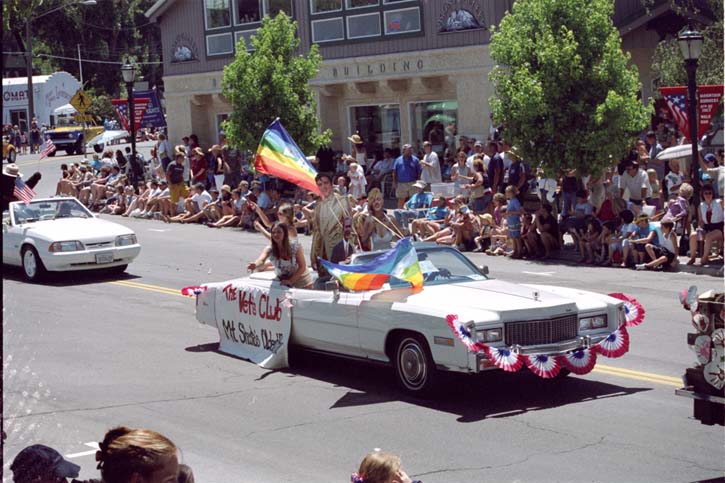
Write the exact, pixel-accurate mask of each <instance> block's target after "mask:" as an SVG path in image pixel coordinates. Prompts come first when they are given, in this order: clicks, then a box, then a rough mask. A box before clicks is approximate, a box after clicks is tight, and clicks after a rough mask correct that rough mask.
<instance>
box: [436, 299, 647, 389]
mask: <svg viewBox="0 0 725 483" xmlns="http://www.w3.org/2000/svg"><path fill="white" fill-rule="evenodd" d="M609 295H610V297H614V298H618V299H620V300H622V301H624V307H625V314H626V316H627V320H626V322H624V323H623V324H622V325H620V326H619V327H618V328H617V329H616V330H614V331H613V332H611V333H610V334H609V335H608V336H607V337H606V338H604V339H603V340H601V341H600V342H599V343H597V344H594V345H592V346H590V347H585V348H581V349H577V350H574V351H572V352H568V353H566V354H563V355H558V356H550V355H547V354H527V355H523V354H518V353H516V352H514V351H513V350H512V349H511V348H508V347H492V346H490V345H487V344H484V343H482V342H478V341H476V340H475V339H474V336H473V335H472V334H471V331H470V330H469V329H468V328H467V327H466V326H465V325H464V324H461V322H460V321H459V320H458V316H457V315H454V314H451V315H448V316H446V321H447V322H448V326H449V327H450V328H451V331H452V332H453V333H454V334H456V337H458V339H459V340H460V341H461V342H463V344H464V345H465V346H466V347H467V348H468V350H469V351H471V352H474V353H475V352H481V351H483V352H484V353H485V354H486V357H487V358H488V360H490V361H491V362H492V363H493V364H494V365H495V366H496V367H498V368H499V369H502V370H504V371H507V372H516V371H519V370H520V369H521V368H522V367H524V365H526V367H528V368H529V370H530V371H531V372H533V373H534V374H536V375H537V376H539V377H543V378H546V379H549V378H553V377H556V376H557V375H558V374H559V372H561V370H562V369H567V370H569V371H571V372H572V373H574V374H578V375H583V374H587V373H589V372H591V371H592V369H594V366H595V365H596V363H597V354H600V355H602V356H604V357H610V358H616V357H621V356H623V355H624V354H626V353H627V351H629V333H628V332H627V327H630V326H636V325H639V324H641V323H642V321H643V320H644V308H642V305H641V304H640V303H639V302H637V300H636V299H634V298H632V297H629V296H627V295H624V294H621V293H617V294H609Z"/></svg>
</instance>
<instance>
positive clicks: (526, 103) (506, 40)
mask: <svg viewBox="0 0 725 483" xmlns="http://www.w3.org/2000/svg"><path fill="white" fill-rule="evenodd" d="M613 12H614V1H613V0H587V1H582V0H518V1H517V2H515V3H514V5H513V12H512V13H507V14H506V16H504V18H503V19H502V20H501V23H500V26H499V27H498V28H497V29H494V32H493V34H492V38H491V56H492V58H493V59H494V60H495V61H496V63H497V64H498V65H497V66H496V67H495V68H494V69H493V71H492V72H491V75H490V78H491V81H492V82H493V85H494V88H495V95H494V96H492V97H491V99H490V100H489V102H490V105H491V108H492V112H493V114H494V118H495V119H497V120H502V121H505V123H506V130H505V132H504V136H505V137H506V138H507V140H508V141H509V142H512V143H513V144H515V145H517V149H518V150H519V152H520V154H522V155H523V157H524V158H525V159H527V160H529V161H530V162H531V163H532V164H536V163H541V166H542V167H543V168H544V169H545V171H546V172H548V173H550V174H552V175H554V174H559V173H560V170H561V169H578V170H579V173H580V174H596V173H600V172H601V171H602V170H604V169H605V168H607V167H609V166H611V164H612V159H615V160H618V159H620V158H621V157H622V155H623V154H624V153H625V152H626V151H627V149H628V148H629V147H630V146H631V143H632V141H633V140H634V138H635V137H636V135H637V133H639V132H640V131H641V130H642V129H644V128H645V126H646V125H647V123H648V121H649V116H650V114H651V108H650V107H647V106H645V105H644V104H642V102H641V100H640V99H639V94H640V92H641V84H640V82H639V77H638V74H637V68H636V67H635V66H628V65H627V63H628V61H629V56H628V55H625V54H624V53H623V52H622V49H621V41H620V37H619V33H618V31H617V29H616V28H615V27H614V24H613V23H612V14H613Z"/></svg>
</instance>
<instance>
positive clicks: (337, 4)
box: [310, 0, 342, 13]
mask: <svg viewBox="0 0 725 483" xmlns="http://www.w3.org/2000/svg"><path fill="white" fill-rule="evenodd" d="M340 10H342V0H310V11H311V12H312V13H324V12H339V11H340Z"/></svg>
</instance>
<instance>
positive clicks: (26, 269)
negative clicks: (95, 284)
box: [3, 197, 141, 282]
mask: <svg viewBox="0 0 725 483" xmlns="http://www.w3.org/2000/svg"><path fill="white" fill-rule="evenodd" d="M140 251H141V245H139V244H138V240H137V239H136V235H135V234H134V232H133V231H132V230H131V229H129V228H126V227H125V226H122V225H119V224H117V223H113V222H110V221H106V220H101V219H99V218H96V217H95V216H94V215H93V213H91V212H90V211H88V209H87V208H86V207H85V206H83V205H82V204H81V203H80V202H79V201H78V200H77V199H75V198H71V197H64V198H45V199H34V200H32V201H31V202H30V203H29V204H27V205H26V204H24V203H22V202H20V201H17V202H13V203H10V209H9V210H8V211H6V212H4V213H3V263H4V264H8V265H16V266H20V267H22V268H23V273H24V275H25V278H27V279H28V280H29V281H31V282H35V281H38V280H40V279H41V278H43V276H44V275H45V274H46V272H47V271H69V270H93V269H103V268H105V269H108V268H110V269H113V270H114V271H117V272H119V273H120V272H123V271H124V270H126V267H127V266H128V264H129V263H131V261H132V260H133V259H134V258H136V256H137V255H138V254H139V252H140Z"/></svg>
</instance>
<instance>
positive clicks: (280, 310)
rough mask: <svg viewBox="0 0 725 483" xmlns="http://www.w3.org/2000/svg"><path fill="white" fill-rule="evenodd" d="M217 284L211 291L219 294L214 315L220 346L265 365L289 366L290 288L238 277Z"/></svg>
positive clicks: (216, 295) (267, 366) (238, 355)
mask: <svg viewBox="0 0 725 483" xmlns="http://www.w3.org/2000/svg"><path fill="white" fill-rule="evenodd" d="M214 285H215V286H216V290H211V291H210V293H213V294H215V297H216V301H215V302H216V303H215V304H214V305H215V307H216V310H215V312H216V313H215V314H214V315H215V319H216V326H217V330H218V331H219V340H220V342H219V350H220V351H222V352H224V353H227V354H231V355H234V356H237V357H241V358H244V359H249V360H250V361H252V362H254V363H255V364H258V365H260V366H261V367H264V368H265V369H283V368H285V367H287V366H288V364H287V343H288V342H289V336H290V329H291V327H292V314H291V304H290V303H289V302H288V301H287V300H286V295H287V291H286V290H281V289H279V288H274V287H273V288H271V289H260V288H259V287H255V286H253V285H248V284H245V283H243V282H241V281H239V280H232V281H229V282H226V283H225V284H214ZM197 310H199V307H198V305H197ZM202 310H203V309H202Z"/></svg>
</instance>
